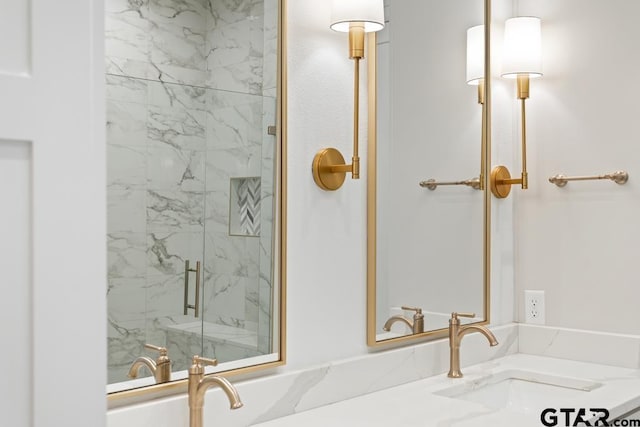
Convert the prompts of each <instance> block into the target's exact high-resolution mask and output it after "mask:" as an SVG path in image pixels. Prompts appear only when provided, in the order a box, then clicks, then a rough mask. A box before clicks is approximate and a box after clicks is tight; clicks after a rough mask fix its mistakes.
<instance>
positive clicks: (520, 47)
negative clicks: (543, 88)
mask: <svg viewBox="0 0 640 427" xmlns="http://www.w3.org/2000/svg"><path fill="white" fill-rule="evenodd" d="M504 30H505V31H504V51H503V66H502V77H505V78H511V79H513V78H515V79H517V97H518V99H519V100H520V103H521V108H520V114H521V118H520V126H521V140H522V148H521V150H522V174H521V176H520V178H517V179H512V178H511V174H510V173H509V169H507V167H506V166H496V167H495V168H493V169H492V170H491V192H492V193H493V195H494V196H496V197H497V198H499V199H503V198H505V197H507V196H508V195H509V192H510V191H511V186H512V185H513V184H520V185H521V186H522V189H523V190H526V189H527V188H528V186H529V176H528V174H527V126H526V114H525V100H526V99H527V98H529V79H530V78H532V77H541V76H542V48H541V45H542V43H541V39H542V37H541V31H540V18H535V17H529V16H527V17H518V18H511V19H507V21H506V22H505V29H504Z"/></svg>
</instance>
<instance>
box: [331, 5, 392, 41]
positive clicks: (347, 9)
mask: <svg viewBox="0 0 640 427" xmlns="http://www.w3.org/2000/svg"><path fill="white" fill-rule="evenodd" d="M352 22H364V31H365V32H367V33H368V32H372V31H380V30H381V29H383V28H384V3H383V0H332V8H331V26H330V27H331V29H332V30H335V31H340V32H344V33H347V32H349V24H350V23H352Z"/></svg>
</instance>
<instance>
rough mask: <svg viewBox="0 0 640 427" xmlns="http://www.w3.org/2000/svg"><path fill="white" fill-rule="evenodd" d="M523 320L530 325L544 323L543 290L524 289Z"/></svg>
mask: <svg viewBox="0 0 640 427" xmlns="http://www.w3.org/2000/svg"><path fill="white" fill-rule="evenodd" d="M524 321H525V323H530V324H532V325H544V324H545V304H544V291H529V290H526V291H524Z"/></svg>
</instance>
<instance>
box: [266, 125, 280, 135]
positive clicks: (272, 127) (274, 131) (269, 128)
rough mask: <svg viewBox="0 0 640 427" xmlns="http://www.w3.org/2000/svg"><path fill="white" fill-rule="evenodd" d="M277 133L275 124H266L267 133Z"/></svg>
mask: <svg viewBox="0 0 640 427" xmlns="http://www.w3.org/2000/svg"><path fill="white" fill-rule="evenodd" d="M277 134H278V127H277V126H267V135H272V136H276V135H277Z"/></svg>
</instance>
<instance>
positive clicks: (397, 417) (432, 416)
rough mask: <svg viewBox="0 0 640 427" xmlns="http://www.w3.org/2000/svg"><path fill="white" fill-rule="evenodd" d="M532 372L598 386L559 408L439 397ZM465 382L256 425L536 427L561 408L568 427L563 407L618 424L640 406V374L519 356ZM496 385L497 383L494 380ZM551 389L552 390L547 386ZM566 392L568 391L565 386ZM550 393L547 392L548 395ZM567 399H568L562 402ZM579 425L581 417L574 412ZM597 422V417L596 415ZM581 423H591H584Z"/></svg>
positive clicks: (469, 374)
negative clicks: (547, 411) (602, 414)
mask: <svg viewBox="0 0 640 427" xmlns="http://www.w3.org/2000/svg"><path fill="white" fill-rule="evenodd" d="M523 371H526V372H529V373H535V375H537V376H540V377H550V378H551V377H554V378H562V379H567V381H569V382H571V381H572V379H576V380H582V381H588V382H591V383H597V386H596V387H594V388H592V389H590V390H584V392H582V391H579V392H578V394H579V396H575V397H574V396H572V397H567V398H566V399H559V400H558V401H554V404H553V405H545V406H544V407H542V408H539V407H536V408H535V409H530V410H526V411H522V410H513V409H509V408H502V409H492V408H491V407H489V406H485V405H484V404H480V403H475V402H472V401H467V400H461V399H460V398H455V397H445V396H442V395H438V394H435V393H439V392H442V390H446V389H449V388H451V387H454V386H456V388H458V387H459V388H463V389H465V390H476V389H480V388H481V387H482V386H483V385H484V384H486V383H487V381H488V377H491V376H493V378H498V377H500V376H505V374H506V373H508V372H523ZM462 372H463V374H464V378H461V379H451V378H447V376H446V374H441V375H438V376H435V377H431V378H428V379H425V380H421V381H415V382H411V383H408V384H404V385H401V386H397V387H392V388H389V389H386V390H382V391H379V392H375V393H371V394H367V395H363V396H359V397H356V398H353V399H348V400H345V401H342V402H338V403H335V404H331V405H327V406H322V407H319V408H316V409H312V410H309V411H305V412H300V413H297V414H294V415H290V416H286V417H283V418H279V419H275V420H272V421H269V422H265V423H261V424H256V425H255V426H260V427H299V426H305V427H326V426H332V427H342V426H344V427H347V426H348V427H354V426H367V427H376V426H385V427H386V426H398V427H410V426H445V425H446V426H460V427H462V426H465V427H466V426H468V427H483V426H487V427H488V426H491V427H496V426H509V427H511V426H519V427H524V426H536V427H539V426H541V425H543V424H542V423H541V418H540V415H541V411H542V409H544V408H547V407H551V408H554V409H556V410H557V417H558V418H557V420H558V424H557V425H560V426H561V425H565V416H566V414H565V413H561V412H560V411H559V410H560V408H571V409H575V410H579V409H580V408H585V409H586V411H585V413H586V415H585V416H584V419H585V420H588V419H591V420H592V422H593V420H594V418H593V416H594V415H595V414H597V412H596V413H594V412H592V411H591V408H605V409H607V410H608V411H609V414H610V415H609V418H608V420H609V421H612V420H614V419H616V418H618V417H620V416H622V415H624V414H626V413H629V412H630V411H632V410H634V409H636V408H638V407H640V370H638V369H629V368H620V367H614V366H606V365H599V364H594V363H585V362H576V361H572V360H564V359H553V358H549V357H541V356H532V355H526V354H515V355H512V356H506V357H503V358H501V359H496V360H493V361H490V362H486V363H481V364H478V365H474V366H468V367H463V368H462ZM489 381H491V380H489ZM547 387H548V386H547ZM563 388H564V387H563ZM543 394H544V393H543ZM560 400H562V401H560ZM569 416H570V417H571V418H570V420H571V421H570V424H569V425H573V423H574V421H575V416H576V413H571V414H569ZM596 418H597V416H596ZM577 425H588V424H585V423H579V424H577Z"/></svg>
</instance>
